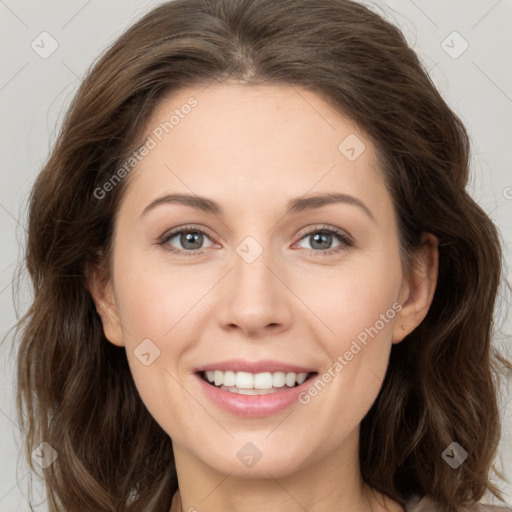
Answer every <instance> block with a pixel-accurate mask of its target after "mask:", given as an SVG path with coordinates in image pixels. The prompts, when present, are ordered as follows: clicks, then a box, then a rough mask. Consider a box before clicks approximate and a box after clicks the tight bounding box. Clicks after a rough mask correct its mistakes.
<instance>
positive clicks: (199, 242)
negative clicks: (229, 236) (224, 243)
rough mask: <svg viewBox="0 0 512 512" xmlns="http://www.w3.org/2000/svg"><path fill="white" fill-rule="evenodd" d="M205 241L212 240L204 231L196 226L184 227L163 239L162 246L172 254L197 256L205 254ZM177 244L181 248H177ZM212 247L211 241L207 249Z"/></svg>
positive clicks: (167, 234)
mask: <svg viewBox="0 0 512 512" xmlns="http://www.w3.org/2000/svg"><path fill="white" fill-rule="evenodd" d="M205 240H210V238H209V236H208V235H207V234H206V233H205V232H204V231H203V230H201V229H198V228H196V227H194V226H184V227H182V228H179V229H175V230H173V231H171V232H169V233H166V234H165V235H164V236H163V237H162V239H161V241H160V245H163V246H165V249H166V250H168V251H170V252H179V253H184V254H187V253H188V254H191V255H197V254H200V253H202V252H203V251H202V249H204V248H205V247H203V243H204V242H205ZM173 244H174V245H173ZM175 244H178V245H179V246H181V247H179V246H178V247H176V246H175ZM211 245H213V242H211V240H210V245H208V246H206V247H210V246H211Z"/></svg>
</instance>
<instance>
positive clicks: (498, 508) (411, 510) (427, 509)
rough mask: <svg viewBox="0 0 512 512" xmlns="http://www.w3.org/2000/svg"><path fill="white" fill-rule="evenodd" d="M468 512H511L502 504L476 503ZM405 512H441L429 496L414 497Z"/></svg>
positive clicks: (510, 508)
mask: <svg viewBox="0 0 512 512" xmlns="http://www.w3.org/2000/svg"><path fill="white" fill-rule="evenodd" d="M465 510H467V511H468V512H512V506H510V505H507V504H506V503H504V504H503V505H486V504H484V503H477V504H476V505H473V506H472V507H467V508H466V509H465ZM405 512H441V509H440V507H439V505H438V504H437V503H436V502H435V501H434V500H433V499H432V498H430V497H429V496H423V498H420V497H418V496H417V497H414V498H411V499H410V500H409V501H407V503H406V505H405Z"/></svg>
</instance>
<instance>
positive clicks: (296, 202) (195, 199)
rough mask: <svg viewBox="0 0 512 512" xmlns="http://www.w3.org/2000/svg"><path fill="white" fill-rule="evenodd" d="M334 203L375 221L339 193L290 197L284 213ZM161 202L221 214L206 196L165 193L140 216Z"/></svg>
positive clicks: (355, 201)
mask: <svg viewBox="0 0 512 512" xmlns="http://www.w3.org/2000/svg"><path fill="white" fill-rule="evenodd" d="M334 203H343V204H349V205H352V206H357V207H359V208H360V209H361V210H363V211H364V212H365V213H366V215H367V216H368V217H370V218H371V219H372V220H373V221H375V217H374V216H373V214H372V212H371V211H370V209H369V208H368V207H367V206H366V205H365V204H364V203H363V202H362V201H361V200H360V199H358V198H357V197H354V196H351V195H348V194H339V193H332V194H317V195H313V196H308V197H298V198H295V199H291V200H290V201H289V202H288V205H287V209H286V214H291V213H299V212H303V211H306V210H312V209H315V208H320V207H322V206H326V205H329V204H334ZM163 204H183V205H185V206H189V207H191V208H194V209H196V210H201V211H203V212H206V213H211V214H213V215H217V216H220V215H222V214H223V210H222V208H221V207H220V206H219V205H218V204H217V203H216V202H215V201H212V200H211V199H207V198H206V197H200V196H196V195H190V194H166V195H164V196H162V197H158V198H157V199H155V200H154V201H152V202H151V203H150V204H148V205H147V206H146V208H144V210H143V212H142V213H141V216H143V215H145V214H146V213H148V212H149V211H150V210H153V209H155V208H156V207H157V206H160V205H163Z"/></svg>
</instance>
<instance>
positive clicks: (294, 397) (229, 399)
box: [194, 370, 317, 418]
mask: <svg viewBox="0 0 512 512" xmlns="http://www.w3.org/2000/svg"><path fill="white" fill-rule="evenodd" d="M240 371H243V370H240ZM194 377H195V378H196V379H197V381H198V383H199V386H200V388H201V391H202V392H203V393H204V394H205V395H206V397H207V398H208V399H209V400H211V401H212V402H213V403H214V404H215V405H217V406H218V407H220V408H221V409H223V410H224V411H227V412H229V413H231V414H235V415H237V416H245V417H250V418H258V417H262V416H271V415H273V414H277V413H279V412H281V411H284V410H285V409H287V408H288V407H291V406H292V405H293V404H294V403H296V402H298V400H299V395H300V393H302V392H304V391H306V389H307V388H309V387H310V386H311V385H312V382H313V380H314V379H315V378H316V377H317V374H315V375H313V376H311V377H310V378H308V379H307V380H305V381H304V382H303V383H302V384H300V385H299V386H296V387H294V388H287V389H284V390H283V391H277V392H276V393H269V394H267V395H239V394H238V393H231V392H230V391H226V390H224V389H220V388H218V387H216V386H214V385H212V384H209V383H208V382H206V381H205V380H204V379H203V377H202V376H201V373H195V374H194Z"/></svg>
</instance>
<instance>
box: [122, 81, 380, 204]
mask: <svg viewBox="0 0 512 512" xmlns="http://www.w3.org/2000/svg"><path fill="white" fill-rule="evenodd" d="M144 140H145V141H151V142H150V144H151V146H152V148H151V150H150V151H149V152H148V153H147V155H146V156H145V157H144V158H142V159H141V160H140V162H139V163H138V164H137V166H136V168H135V170H134V172H133V173H132V176H131V180H132V185H131V187H130V188H133V187H136V188H137V190H138V193H140V192H145V193H146V195H148V196H149V195H154V194H156V193H157V192H159V193H163V192H172V191H181V192H188V193H195V194H198V195H207V196H213V197H216V198H218V199H219V201H221V202H222V201H224V200H225V201H229V200H233V199H239V200H240V201H243V202H244V204H246V205H247V204H251V203H254V204H257V203H259V204H260V205H261V201H266V202H269V200H270V199H276V200H277V198H278V197H279V196H283V202H284V201H285V200H286V199H285V197H286V198H288V197H298V196H302V195H305V194H307V193H308V192H310V193H320V192H340V193H345V194H351V195H356V196H359V197H360V198H361V199H362V200H364V201H365V202H367V203H371V204H374V205H376V207H377V209H378V208H379V204H380V205H381V206H382V207H384V208H386V207H389V206H390V202H389V201H390V198H389V194H387V190H386V188H385V185H384V181H383V179H382V176H381V174H380V172H379V170H378V168H377V161H376V154H375V148H374V147H373V144H372V143H371V141H370V140H369V139H368V138H367V137H366V136H365V134H364V133H362V132H361V131H360V130H359V129H358V127H357V126H356V124H355V123H354V122H353V121H352V120H350V119H348V118H346V117H345V116H343V115H341V114H340V113H339V112H337V111H336V110H334V109H333V108H332V107H331V106H330V105H329V104H327V103H326V102H325V101H324V100H323V99H322V98H321V97H320V96H318V95H316V94H314V93H312V92H311V91H309V90H306V89H304V88H300V87H297V86H291V85H272V86H269V85H264V86H261V85H247V84H242V83H236V82H231V83H229V82H225V83H222V84H212V85H209V86H206V87H205V86H198V87H190V88H185V89H181V90H179V91H177V92H173V93H172V94H170V95H169V96H167V97H166V98H164V99H163V100H162V101H161V102H160V104H159V105H158V106H157V108H156V109H155V111H154V112H153V114H152V116H151V117H150V119H149V122H148V123H147V127H146V132H145V137H144ZM139 195H140V194H139ZM386 196H387V197H386ZM377 213H378V212H377Z"/></svg>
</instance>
